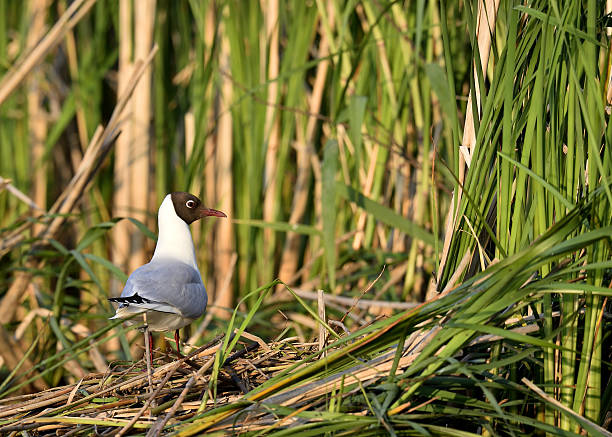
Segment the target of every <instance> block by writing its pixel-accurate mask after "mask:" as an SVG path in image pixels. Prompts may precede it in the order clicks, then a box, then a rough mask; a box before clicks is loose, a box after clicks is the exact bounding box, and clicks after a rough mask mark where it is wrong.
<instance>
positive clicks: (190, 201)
mask: <svg viewBox="0 0 612 437" xmlns="http://www.w3.org/2000/svg"><path fill="white" fill-rule="evenodd" d="M185 205H186V206H187V208H195V206H196V203H195V200H191V199H189V200H188V201H187V203H185Z"/></svg>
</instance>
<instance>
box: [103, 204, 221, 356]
mask: <svg viewBox="0 0 612 437" xmlns="http://www.w3.org/2000/svg"><path fill="white" fill-rule="evenodd" d="M207 216H215V217H227V216H226V215H225V214H224V213H222V212H221V211H217V210H216V209H210V208H206V207H204V206H203V205H202V202H201V201H200V199H198V198H197V197H196V196H194V195H193V194H189V193H185V192H174V193H171V194H168V195H167V196H166V197H165V198H164V201H163V202H162V204H161V206H160V207H159V213H158V228H159V232H158V236H157V245H156V246H155V252H154V253H153V258H151V261H150V262H149V263H147V264H145V265H143V266H141V267H139V268H137V269H136V270H134V272H133V273H132V274H131V275H130V276H129V277H128V280H127V282H126V283H125V287H124V288H123V291H122V292H121V296H120V297H113V298H109V299H108V300H110V301H111V302H117V303H119V307H118V308H117V310H116V313H115V315H114V316H113V317H112V319H128V318H130V320H129V321H128V323H130V324H134V323H145V325H146V326H145V329H146V330H147V331H149V330H150V331H172V330H174V340H175V341H176V350H177V352H178V354H179V356H180V355H181V352H180V347H179V329H181V328H182V327H184V326H187V325H189V324H190V323H192V322H193V321H194V320H196V319H197V318H198V317H200V316H201V315H202V314H204V311H205V310H206V304H207V302H208V296H207V295H206V288H204V284H203V283H202V277H201V276H200V271H199V269H198V265H197V263H196V257H195V248H194V246H193V239H192V238H191V232H190V230H189V225H190V224H191V223H193V222H194V221H196V220H199V219H201V218H202V217H207ZM135 315H137V316H135ZM145 335H146V333H145ZM148 335H149V340H150V341H149V345H152V336H151V333H150V332H148ZM151 347H152V346H151ZM147 352H149V356H151V358H152V351H151V350H149V351H147Z"/></svg>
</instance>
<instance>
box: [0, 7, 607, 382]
mask: <svg viewBox="0 0 612 437" xmlns="http://www.w3.org/2000/svg"><path fill="white" fill-rule="evenodd" d="M532 3H533V4H530V5H523V4H522V3H520V2H514V1H510V0H504V1H501V2H500V1H499V0H497V1H489V2H482V1H474V2H441V4H440V3H438V2H427V1H413V2H401V1H397V2H386V1H377V0H364V1H322V0H310V1H308V0H307V1H291V2H283V1H279V0H269V1H264V0H262V1H234V0H214V1H213V0H210V1H205V0H202V1H199V0H193V1H180V2H175V1H170V0H157V1H150V0H134V1H132V0H120V1H109V0H98V1H95V0H75V1H72V2H69V1H65V0H53V1H52V0H30V1H25V2H15V1H10V0H0V11H2V14H1V15H0V70H1V71H0V75H1V76H2V82H0V176H1V177H2V180H1V181H0V190H1V191H0V231H1V232H2V234H1V237H2V243H1V244H2V245H1V247H0V256H1V258H0V272H1V273H0V295H1V296H2V299H1V301H0V322H1V323H2V328H1V330H2V333H1V334H2V335H1V336H0V339H1V340H2V343H3V345H0V346H4V347H2V349H3V350H4V351H6V352H2V360H3V363H4V364H5V366H6V367H7V368H8V369H12V368H14V367H15V366H16V365H17V363H19V361H20V360H22V359H25V360H26V362H32V363H36V362H39V361H41V360H42V359H43V357H46V356H49V355H52V354H53V353H55V352H57V351H58V350H61V349H63V348H66V347H67V345H69V344H70V343H71V342H75V341H77V340H80V339H83V338H86V337H87V336H92V338H94V337H95V338H97V337H99V336H105V335H108V336H109V340H108V341H106V342H105V343H104V344H102V345H98V346H96V347H92V348H90V349H89V350H88V352H87V354H86V356H84V358H82V359H81V360H76V359H73V360H67V362H66V364H65V365H63V366H62V367H58V368H57V369H56V370H55V373H53V374H52V375H51V376H49V375H47V376H46V380H44V382H43V380H41V379H39V380H37V381H35V382H33V384H38V385H40V386H44V385H46V384H53V383H54V382H57V381H60V380H62V379H63V378H67V379H68V380H71V379H74V378H77V380H78V378H79V377H80V376H81V375H83V374H84V373H85V372H86V371H87V370H89V369H97V370H98V371H104V369H105V368H106V365H107V360H108V359H109V357H110V358H125V359H130V358H131V357H132V356H139V355H140V354H141V348H140V347H139V346H137V342H138V341H139V340H138V339H136V337H137V335H136V333H135V332H132V333H129V332H128V333H126V331H124V330H123V329H122V328H120V327H117V328H113V329H112V330H111V331H109V332H110V333H114V334H113V335H111V334H110V333H107V331H105V330H108V329H109V328H108V321H107V318H108V317H109V316H110V315H111V314H112V307H111V305H110V304H109V303H108V301H107V300H106V299H107V297H109V296H111V295H116V294H118V293H120V291H121V287H122V285H123V281H124V280H125V278H126V275H127V274H129V273H130V272H131V271H133V270H134V269H135V268H136V267H138V266H140V265H142V264H143V263H145V262H147V261H148V260H149V258H150V256H151V254H152V250H153V248H154V244H155V241H154V238H155V233H156V214H157V208H158V207H159V204H160V202H161V200H162V199H163V198H164V196H165V195H166V194H167V193H169V192H171V191H189V192H192V193H194V194H196V195H198V196H199V197H200V198H201V199H203V202H204V204H205V205H207V206H209V207H212V208H216V209H219V210H222V211H224V212H225V213H226V214H227V215H228V217H229V219H227V220H224V219H220V220H217V219H209V220H203V221H201V222H197V223H195V224H194V225H192V227H191V228H192V233H193V236H194V240H195V244H196V252H197V257H198V262H199V265H200V269H201V272H202V276H203V279H204V283H205V284H206V286H207V289H208V292H209V305H210V310H209V315H207V316H205V320H203V321H199V322H197V323H195V324H194V326H193V327H192V330H191V335H192V338H191V340H192V341H193V342H194V343H201V342H203V341H204V340H205V339H207V338H210V337H212V336H214V335H216V334H218V333H219V332H221V331H222V330H223V329H224V327H225V326H226V323H227V322H226V320H227V319H228V318H229V317H230V316H231V313H232V311H233V310H234V308H235V307H237V308H238V312H239V314H244V313H246V312H247V311H248V309H249V308H250V306H251V305H252V303H253V301H254V299H255V298H253V297H248V298H246V299H243V298H244V297H245V296H247V294H248V293H249V292H251V291H253V290H255V289H256V288H258V287H260V286H264V285H266V284H270V283H271V282H272V281H273V280H274V279H275V278H280V279H281V280H282V281H284V282H285V283H286V284H288V285H289V286H291V287H292V288H295V290H296V293H301V294H299V295H300V296H302V297H303V298H304V299H307V300H309V299H310V300H312V299H313V296H314V297H316V291H317V290H318V289H323V290H324V291H325V292H326V293H327V294H330V295H336V296H343V297H346V298H348V299H349V300H348V302H349V304H348V305H347V304H346V302H345V303H344V304H342V303H337V302H336V303H334V301H331V303H330V304H329V305H330V306H329V308H328V311H330V312H331V316H330V317H335V318H337V319H339V318H341V317H342V316H343V314H344V313H345V312H346V311H347V310H348V308H350V303H351V302H352V301H353V299H354V298H355V297H360V298H361V299H362V300H364V301H365V300H369V299H370V300H376V301H386V302H393V303H396V304H398V305H397V306H395V307H393V308H395V310H398V309H405V308H409V307H411V306H412V305H414V303H416V302H422V301H424V300H425V299H426V298H427V297H428V296H429V297H432V296H434V295H435V293H436V290H438V291H440V290H443V289H444V288H445V287H448V288H452V287H453V286H454V284H456V283H458V282H461V280H464V279H466V278H468V277H471V276H473V275H474V274H475V273H476V272H478V271H481V270H484V269H485V268H486V267H487V266H489V265H490V264H492V263H495V262H496V261H498V260H500V259H504V258H506V257H507V256H510V255H512V254H513V253H516V252H518V251H519V250H521V249H523V248H525V247H527V246H528V245H529V244H530V243H531V242H532V241H534V240H535V239H537V237H538V236H540V235H541V234H542V233H543V232H544V231H545V230H546V229H548V228H549V227H550V226H552V225H553V224H554V223H556V221H557V220H558V219H559V218H560V217H562V216H564V215H565V214H566V213H567V211H569V210H570V209H571V207H573V206H574V205H576V204H578V203H580V202H581V199H583V198H584V197H585V196H586V195H587V193H589V192H592V191H594V190H596V189H597V188H598V187H600V188H601V190H602V192H604V191H605V194H604V195H602V198H601V202H600V203H597V205H596V206H594V207H593V211H595V212H596V216H597V217H599V218H593V220H594V222H593V223H595V222H596V223H597V224H598V225H605V224H609V222H610V199H611V197H610V192H609V186H608V184H609V181H610V179H609V178H610V176H611V173H612V172H611V171H610V170H611V166H612V164H611V159H610V150H609V147H608V146H607V144H608V142H609V141H610V128H609V126H610V125H609V124H608V120H609V106H607V105H608V103H607V102H608V100H609V97H610V90H611V88H610V87H609V77H610V51H609V44H608V43H609V36H608V35H609V33H608V28H607V27H606V26H607V24H606V23H607V21H606V17H607V15H606V14H607V13H608V9H607V5H606V4H605V3H604V2H595V1H588V2H560V3H556V2H551V4H549V2H540V1H534V2H532ZM583 3H584V5H583ZM587 3H588V5H587ZM547 17H548V18H547ZM546 20H548V21H546ZM99 126H102V127H107V128H106V130H105V131H102V127H100V128H99ZM115 139H116V140H115ZM88 151H90V152H88ZM88 153H91V154H88ZM602 217H603V218H602ZM586 227H588V224H586V225H585V228H586ZM577 232H579V231H577ZM598 247H599V246H598ZM588 257H589V260H590V261H593V262H597V261H600V262H603V261H607V260H608V258H609V248H608V247H607V246H605V245H604V246H601V247H599V248H595V249H593V252H589V255H588ZM552 268H553V265H552V264H551V265H550V266H549V267H546V268H545V269H544V271H543V272H540V273H542V274H546V273H548V272H549V271H550V270H551V269H552ZM597 271H598V272H600V273H598V274H596V275H594V276H593V277H590V278H591V279H592V281H594V282H593V283H595V284H596V285H602V284H603V285H605V284H607V283H609V279H605V278H604V274H603V272H604V270H603V268H601V269H600V270H597ZM575 274H576V275H577V273H575ZM606 278H607V277H606ZM591 279H589V280H591ZM606 281H607V282H606ZM548 298H550V295H549V296H548ZM543 299H544V301H542V302H540V303H538V305H543V306H542V308H543V307H545V306H546V305H549V308H552V304H551V302H550V301H548V304H547V303H546V302H547V301H546V299H547V298H543ZM563 299H565V300H563V302H564V303H565V304H566V305H567V309H568V311H575V309H576V308H578V305H579V300H578V298H577V297H575V296H568V297H567V299H566V298H565V297H564V298H563ZM587 299H588V298H587ZM591 299H593V301H591V302H590V303H589V304H588V305H587V308H591V309H588V310H587V311H591V310H592V311H594V313H593V314H595V312H596V311H598V309H599V310H602V308H603V307H604V306H605V305H606V304H605V302H603V301H602V299H600V298H599V297H597V296H591ZM338 302H339V301H338ZM583 304H584V300H580V305H583ZM334 305H336V306H335V307H334ZM555 305H556V307H555V308H559V305H560V304H558V303H556V304H555ZM391 312H392V306H391V307H389V306H384V305H376V304H372V305H367V306H363V307H362V306H359V307H357V308H354V309H353V311H351V316H350V317H348V318H346V320H345V322H344V323H345V324H346V326H347V327H348V328H349V329H351V327H353V326H358V325H359V326H361V325H363V324H366V323H370V322H371V321H373V320H375V319H377V318H380V317H384V316H385V315H389V314H391ZM587 318H588V317H587ZM343 320H344V319H343ZM589 320H591V319H589ZM595 320H596V319H592V323H595ZM589 323H591V322H589ZM253 325H254V326H255V328H253V331H254V332H257V333H258V334H259V335H261V336H262V337H264V338H269V337H273V336H277V335H280V334H281V333H283V335H284V334H287V335H295V336H298V337H299V338H300V339H303V341H308V340H309V339H312V338H313V336H315V333H316V330H317V324H316V322H315V321H314V320H312V319H311V318H309V317H306V316H304V311H303V309H302V308H301V306H300V305H299V304H298V303H297V302H296V300H295V298H294V296H293V295H292V294H291V293H289V292H288V291H287V289H286V288H285V287H283V286H277V287H276V288H275V289H274V298H271V299H267V300H266V302H265V304H264V306H263V307H262V308H261V309H260V310H259V311H258V313H257V315H256V316H255V318H254V320H253ZM589 326H591V327H594V326H595V325H589ZM573 329H575V330H576V331H575V332H577V330H578V327H577V326H576V327H574V328H573ZM574 341H576V339H575V338H574ZM574 347H577V346H576V345H575V343H574ZM598 347H600V348H601V347H602V345H601V344H599V346H598ZM591 352H592V351H591ZM599 357H600V358H601V349H599ZM551 359H553V357H552V356H551ZM30 364H31V363H30Z"/></svg>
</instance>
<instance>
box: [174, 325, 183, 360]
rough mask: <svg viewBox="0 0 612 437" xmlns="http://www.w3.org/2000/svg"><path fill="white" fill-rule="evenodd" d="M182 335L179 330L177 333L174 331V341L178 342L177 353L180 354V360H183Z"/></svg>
mask: <svg viewBox="0 0 612 437" xmlns="http://www.w3.org/2000/svg"><path fill="white" fill-rule="evenodd" d="M180 338H181V336H180V334H179V330H178V329H177V330H176V331H174V341H175V342H176V353H177V354H178V356H179V358H183V355H182V354H181V346H180V344H179V341H180Z"/></svg>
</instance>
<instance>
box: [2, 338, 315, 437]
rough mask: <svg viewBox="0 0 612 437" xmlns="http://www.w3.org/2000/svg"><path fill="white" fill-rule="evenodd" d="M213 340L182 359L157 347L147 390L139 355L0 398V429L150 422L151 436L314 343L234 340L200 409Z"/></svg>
mask: <svg viewBox="0 0 612 437" xmlns="http://www.w3.org/2000/svg"><path fill="white" fill-rule="evenodd" d="M247 335H248V334H247ZM212 343H213V344H211V343H209V344H207V345H205V346H202V347H200V348H197V349H194V350H192V351H191V352H190V353H189V354H188V355H187V356H186V357H185V358H182V359H177V358H176V357H175V356H172V355H169V354H167V353H165V352H162V351H159V350H157V351H156V354H155V355H156V358H155V359H154V373H153V391H152V392H151V391H150V390H149V386H148V383H147V374H146V364H145V362H144V361H143V360H140V361H137V362H134V363H126V362H115V363H112V364H110V365H109V367H108V370H107V372H104V373H90V374H88V375H87V376H86V377H84V378H83V379H81V380H80V381H79V382H78V383H75V384H70V385H65V386H60V387H54V388H52V389H48V390H44V391H41V392H38V393H33V394H28V395H20V396H15V397H10V398H6V399H2V400H0V424H1V425H0V433H3V434H4V433H16V432H21V431H26V430H35V431H36V432H37V433H38V434H39V435H68V434H69V433H70V434H73V433H85V434H89V433H91V432H93V431H94V430H95V432H96V433H97V434H99V435H108V434H114V433H116V432H119V433H120V435H123V434H125V433H129V432H138V430H140V432H142V429H144V428H151V431H150V432H152V435H158V434H159V433H160V432H161V431H160V430H161V428H163V426H164V424H169V425H172V424H175V423H178V422H184V421H187V420H188V419H190V418H192V417H194V416H195V415H196V414H197V412H198V409H201V411H200V412H206V411H207V410H209V409H211V408H212V407H219V406H222V405H225V404H230V403H233V402H236V401H237V400H239V399H241V398H242V396H243V395H244V394H245V393H246V392H248V391H250V390H251V389H253V388H254V387H256V386H258V385H260V384H261V383H263V382H264V381H266V380H268V379H269V378H270V377H272V376H274V375H275V374H277V373H278V372H280V371H281V370H283V369H285V368H287V367H288V366H290V365H292V364H294V363H295V362H296V361H297V360H299V359H300V358H301V357H302V356H306V355H309V354H311V353H312V352H313V351H314V350H315V348H316V345H315V344H314V343H307V344H303V343H299V342H298V341H297V340H296V339H295V338H294V339H291V338H287V339H284V340H282V341H279V342H275V343H270V344H267V345H266V344H259V343H257V342H250V341H249V342H248V344H247V343H241V346H239V347H238V348H237V352H235V353H234V354H232V355H231V356H230V357H229V358H228V359H227V360H226V361H225V363H224V365H223V366H222V368H221V371H220V373H219V378H218V383H217V396H216V399H215V400H213V398H212V396H209V400H207V401H205V402H204V403H203V408H201V405H202V398H203V397H204V396H205V394H206V392H207V390H209V387H210V379H211V374H212V368H213V366H212V364H213V362H214V359H215V353H216V351H217V350H218V349H219V346H220V340H219V339H217V341H216V342H212ZM169 349H170V348H168V350H169ZM231 426H232V425H231V424H227V425H220V426H219V428H218V429H229V428H231ZM244 426H247V424H245V423H243V424H242V427H244ZM253 426H256V424H255V423H253Z"/></svg>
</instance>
